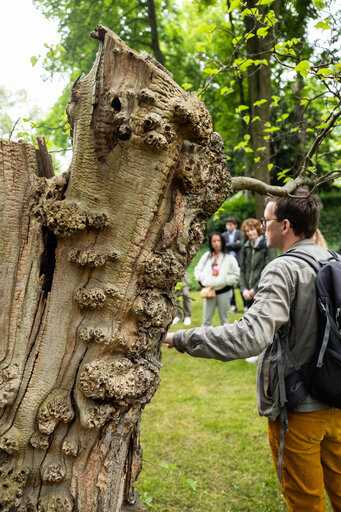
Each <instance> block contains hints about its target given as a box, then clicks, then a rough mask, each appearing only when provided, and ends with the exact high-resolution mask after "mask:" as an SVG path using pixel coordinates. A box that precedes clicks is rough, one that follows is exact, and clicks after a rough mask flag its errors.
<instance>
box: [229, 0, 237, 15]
mask: <svg viewBox="0 0 341 512" xmlns="http://www.w3.org/2000/svg"><path fill="white" fill-rule="evenodd" d="M239 5H240V0H233V2H232V3H231V5H230V8H229V10H228V11H227V12H232V11H234V10H235V9H237V7H239Z"/></svg>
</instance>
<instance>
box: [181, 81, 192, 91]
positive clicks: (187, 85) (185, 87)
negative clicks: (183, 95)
mask: <svg viewBox="0 0 341 512" xmlns="http://www.w3.org/2000/svg"><path fill="white" fill-rule="evenodd" d="M181 87H182V88H183V89H185V91H187V90H188V89H190V88H191V87H193V84H188V83H187V82H185V83H184V84H181Z"/></svg>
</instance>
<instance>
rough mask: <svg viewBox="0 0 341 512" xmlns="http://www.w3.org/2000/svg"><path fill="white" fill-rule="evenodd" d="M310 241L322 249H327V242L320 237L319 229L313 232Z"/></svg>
mask: <svg viewBox="0 0 341 512" xmlns="http://www.w3.org/2000/svg"><path fill="white" fill-rule="evenodd" d="M312 241H313V242H315V244H316V245H319V246H320V247H323V249H328V246H327V242H326V240H325V238H324V236H323V235H322V233H321V231H320V230H319V228H317V230H316V231H315V233H314V234H313V236H312Z"/></svg>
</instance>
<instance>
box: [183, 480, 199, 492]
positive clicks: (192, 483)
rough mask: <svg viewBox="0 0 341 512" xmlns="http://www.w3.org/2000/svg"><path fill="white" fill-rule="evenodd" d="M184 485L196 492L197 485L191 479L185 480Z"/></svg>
mask: <svg viewBox="0 0 341 512" xmlns="http://www.w3.org/2000/svg"><path fill="white" fill-rule="evenodd" d="M185 481H186V484H187V485H188V486H189V487H190V488H191V489H193V491H196V489H197V483H196V481H195V480H193V478H186V480H185Z"/></svg>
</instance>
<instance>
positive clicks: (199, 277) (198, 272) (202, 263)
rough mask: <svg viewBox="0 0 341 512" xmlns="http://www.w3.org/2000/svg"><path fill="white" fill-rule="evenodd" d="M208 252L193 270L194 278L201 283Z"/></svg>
mask: <svg viewBox="0 0 341 512" xmlns="http://www.w3.org/2000/svg"><path fill="white" fill-rule="evenodd" d="M209 254H210V253H209V251H207V252H205V253H204V254H203V255H202V256H201V258H200V260H199V263H198V264H197V266H196V267H195V268H194V277H195V279H196V280H197V281H198V282H200V283H201V282H202V279H203V276H204V268H205V265H206V263H207V261H208V258H209Z"/></svg>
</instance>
